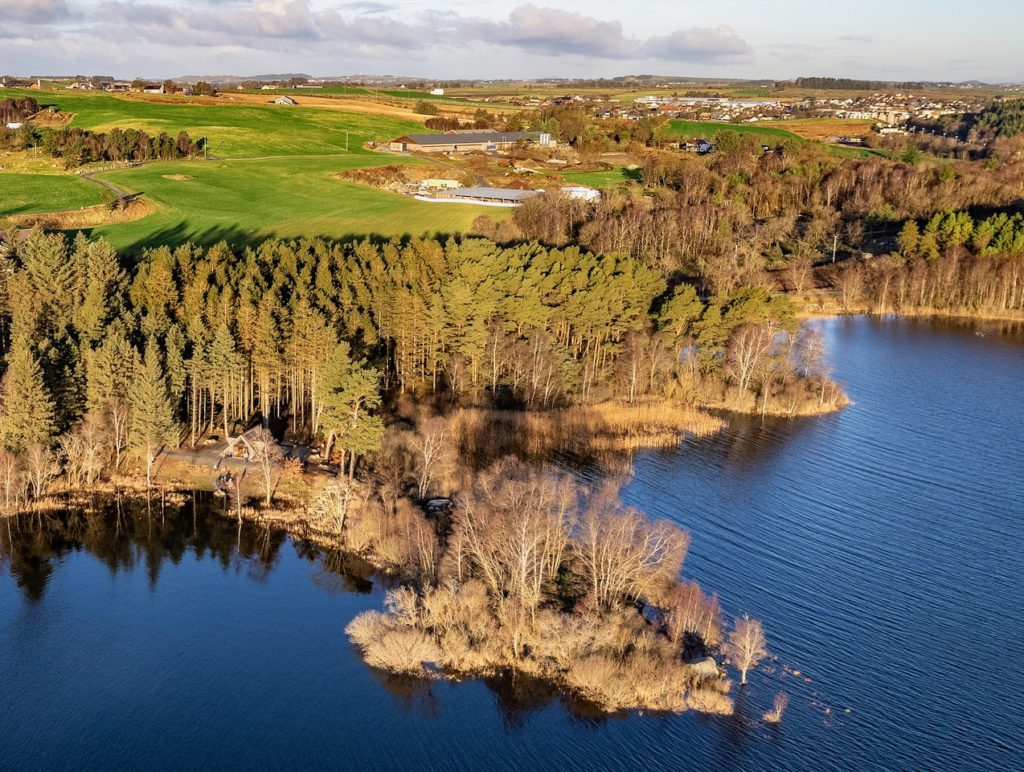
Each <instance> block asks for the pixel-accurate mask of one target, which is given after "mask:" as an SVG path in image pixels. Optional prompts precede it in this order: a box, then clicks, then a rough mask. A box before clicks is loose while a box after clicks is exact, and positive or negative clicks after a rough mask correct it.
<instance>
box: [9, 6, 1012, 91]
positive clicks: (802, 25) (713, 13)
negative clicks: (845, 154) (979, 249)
mask: <svg viewBox="0 0 1024 772" xmlns="http://www.w3.org/2000/svg"><path fill="white" fill-rule="evenodd" d="M1022 27H1024V2H1022V1H1021V0H1017V1H1016V2H1011V1H1010V0H976V2H973V3H964V2H952V0H930V1H929V0H889V1H888V2H882V0H857V1H856V2H848V1H846V0H837V1H835V2H831V3H823V2H821V1H820V0H815V1H813V2H812V1H811V0H789V1H788V2H786V3H769V2H754V1H753V0H745V1H741V0H718V1H717V2H713V3H705V2H701V3H698V2H689V0H682V1H681V2H666V1H664V0H662V1H656V0H628V2H623V1H622V0H617V1H616V2H612V1H611V0H589V2H559V0H534V1H533V2H522V3H520V2H517V0H512V1H511V2H509V3H480V2H465V1H460V2H455V3H447V4H444V5H441V4H439V3H437V2H433V0H0V73H9V74H23V75H28V74H33V73H58V72H62V73H109V74H112V75H115V76H118V77H135V76H144V77H156V76H161V75H182V74H190V73H200V74H257V73H267V72H308V73H311V74H314V75H342V74H354V73H369V74H386V73H387V74H399V75H409V76H424V77H437V78H517V77H545V76H578V77H602V76H614V75H623V74H636V73H659V74H666V75H694V76H712V77H714V76H721V77H741V78H790V77H795V76H798V75H834V76H847V77H863V78H878V79H898V80H918V79H920V80H968V79H980V80H989V81H1014V82H1017V81H1024V56H1022V55H1021V53H1020V47H1021V43H1020V30H1021V29H1022Z"/></svg>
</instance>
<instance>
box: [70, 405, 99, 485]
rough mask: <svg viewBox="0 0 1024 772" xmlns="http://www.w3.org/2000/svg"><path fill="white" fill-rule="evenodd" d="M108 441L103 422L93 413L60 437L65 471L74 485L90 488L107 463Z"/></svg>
mask: <svg viewBox="0 0 1024 772" xmlns="http://www.w3.org/2000/svg"><path fill="white" fill-rule="evenodd" d="M107 442H108V440H107V437H106V432H105V430H104V428H103V426H102V424H101V423H100V421H99V420H98V419H97V418H95V417H94V416H91V415H90V416H87V417H86V419H85V420H84V421H83V422H82V423H81V425H79V426H78V427H77V428H76V429H75V430H74V431H71V432H68V433H67V434H65V435H64V436H62V437H61V438H60V453H61V456H62V457H63V459H64V471H65V474H66V475H67V478H68V483H69V484H70V485H71V486H72V487H74V488H77V487H81V486H85V487H86V488H88V487H90V486H92V484H93V483H94V482H95V481H96V479H97V478H98V477H99V475H100V472H101V471H103V467H104V465H105V460H106V459H105V458H104V457H105V455H106V447H107Z"/></svg>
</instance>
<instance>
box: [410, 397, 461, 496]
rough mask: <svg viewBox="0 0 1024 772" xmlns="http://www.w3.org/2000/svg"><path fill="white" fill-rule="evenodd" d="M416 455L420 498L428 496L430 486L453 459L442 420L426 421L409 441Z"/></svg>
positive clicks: (450, 436)
mask: <svg viewBox="0 0 1024 772" xmlns="http://www.w3.org/2000/svg"><path fill="white" fill-rule="evenodd" d="M410 445H412V449H413V451H414V452H415V453H416V465H417V467H418V471H419V479H418V481H417V486H418V489H419V494H420V498H426V497H427V496H428V495H429V494H430V486H431V485H432V484H433V483H435V482H436V480H437V478H439V477H441V476H442V474H443V473H444V471H445V470H446V469H447V467H448V465H449V464H450V463H451V461H452V458H453V455H454V454H453V448H452V435H451V431H450V430H449V428H448V422H447V421H446V420H445V419H444V418H440V417H437V418H431V419H430V420H428V421H426V422H425V423H424V424H423V426H422V427H421V428H420V430H419V431H418V432H417V433H416V436H415V437H413V438H412V440H411V441H410Z"/></svg>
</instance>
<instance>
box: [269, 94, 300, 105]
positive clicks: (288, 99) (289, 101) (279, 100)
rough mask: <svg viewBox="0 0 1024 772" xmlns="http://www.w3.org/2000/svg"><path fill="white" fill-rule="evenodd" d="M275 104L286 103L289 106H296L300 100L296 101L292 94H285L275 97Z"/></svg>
mask: <svg viewBox="0 0 1024 772" xmlns="http://www.w3.org/2000/svg"><path fill="white" fill-rule="evenodd" d="M274 104H275V105H285V106H287V107H295V106H296V105H297V104H298V102H296V101H295V100H294V99H292V98H291V97H290V96H287V95H285V96H279V97H278V98H277V99H275V100H274Z"/></svg>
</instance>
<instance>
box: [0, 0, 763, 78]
mask: <svg viewBox="0 0 1024 772" xmlns="http://www.w3.org/2000/svg"><path fill="white" fill-rule="evenodd" d="M72 2H74V0H72ZM66 3H67V0H0V8H3V9H5V10H8V17H9V18H13V19H15V20H18V21H22V22H25V23H26V24H56V23H57V22H59V21H60V20H61V19H68V18H71V17H74V24H73V25H68V26H67V28H66V29H64V30H63V32H64V34H65V35H67V36H69V37H71V38H74V39H76V40H86V39H90V38H92V39H97V40H105V39H115V38H116V39H117V40H118V45H119V46H122V47H130V46H132V45H138V44H140V43H141V44H145V43H160V44H175V45H178V46H181V47H183V48H186V47H189V48H197V47H198V48H206V49H210V48H218V49H221V50H223V49H225V48H228V47H232V48H235V49H237V48H239V47H240V48H243V49H246V50H250V51H273V52H280V53H282V54H286V53H289V52H290V53H292V54H294V55H296V58H298V57H299V56H300V55H301V56H310V55H312V56H317V57H329V56H338V57H341V56H347V57H351V56H352V55H358V56H363V57H368V58H381V57H391V58H395V57H397V56H402V55H404V56H409V57H416V56H419V55H423V54H425V53H426V52H428V51H429V52H434V51H439V50H440V51H446V52H452V51H465V50H466V49H467V48H473V47H476V48H478V49H486V48H488V47H493V46H501V47H503V48H505V49H510V50H513V51H519V52H523V53H526V54H532V55H536V56H544V57H551V58H560V57H567V56H569V57H577V58H583V59H594V60H648V59H659V60H664V61H679V62H717V61H724V60H730V59H733V60H735V59H736V58H738V57H743V56H746V55H747V54H748V53H749V51H750V47H749V45H747V43H745V42H744V41H743V40H741V39H740V38H739V37H738V36H737V35H736V33H735V32H734V31H733V30H732V29H730V28H728V27H716V28H692V29H687V30H679V31H676V32H673V33H671V34H670V35H667V36H664V37H653V38H649V39H644V38H636V37H632V36H629V35H627V34H626V33H625V32H624V31H623V27H622V24H621V23H620V22H618V21H607V20H601V19H597V18H594V17H592V16H588V15H585V14H582V13H577V12H573V11H565V10H559V9H555V8H544V7H540V6H537V5H533V4H526V5H521V6H518V7H516V8H514V9H513V10H512V11H511V12H510V13H509V15H508V17H507V18H506V19H502V20H490V19H483V18H477V17H473V16H463V15H460V14H458V13H456V12H454V11H450V10H449V11H426V12H421V13H418V14H408V13H407V14H406V15H405V16H404V17H403V18H401V19H399V18H396V17H394V16H392V15H390V14H391V13H392V11H394V10H396V6H394V5H391V4H389V3H385V2H377V0H352V1H350V2H343V3H341V4H339V5H336V6H334V7H324V6H321V5H317V6H314V5H313V4H312V3H311V2H310V0H256V1H255V2H253V1H252V0H248V1H246V0H194V1H192V2H185V3H183V2H181V0H177V2H175V0H150V1H149V2H136V1H135V0H98V1H97V2H94V3H86V2H84V0H79V5H77V6H74V7H71V8H69V6H68V5H67V4H66ZM58 28H59V24H58V25H57V26H56V27H54V29H53V32H54V33H56V32H58ZM19 36H23V35H19ZM0 57H2V54H0ZM0 63H2V58H0ZM507 74H508V75H509V76H511V75H514V74H515V73H514V72H509V73H507Z"/></svg>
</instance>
